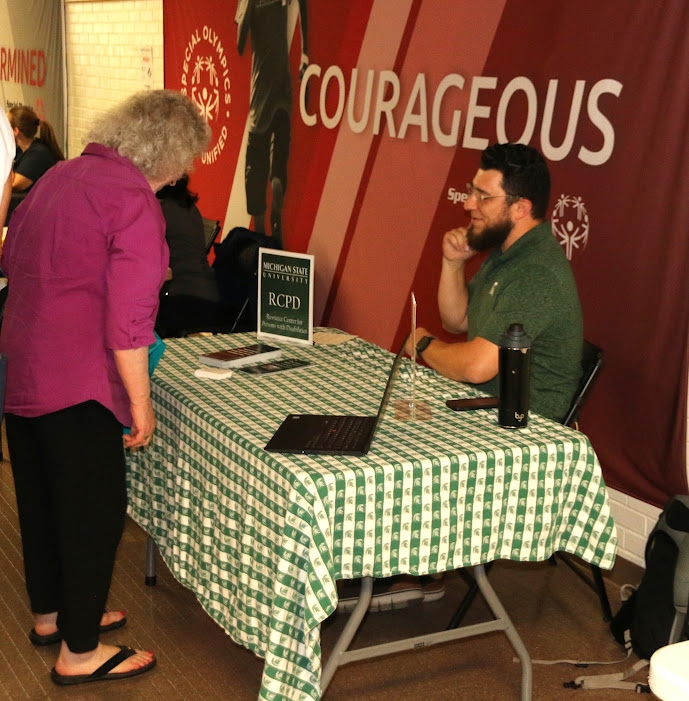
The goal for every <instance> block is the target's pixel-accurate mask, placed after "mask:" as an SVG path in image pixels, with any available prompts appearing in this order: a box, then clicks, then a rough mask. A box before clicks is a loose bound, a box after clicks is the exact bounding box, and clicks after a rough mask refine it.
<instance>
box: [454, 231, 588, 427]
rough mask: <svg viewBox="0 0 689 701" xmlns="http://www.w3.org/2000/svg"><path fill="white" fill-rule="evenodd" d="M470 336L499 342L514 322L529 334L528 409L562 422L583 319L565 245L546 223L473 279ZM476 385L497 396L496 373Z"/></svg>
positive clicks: (577, 373)
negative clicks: (529, 377) (563, 246)
mask: <svg viewBox="0 0 689 701" xmlns="http://www.w3.org/2000/svg"><path fill="white" fill-rule="evenodd" d="M467 315H468V319H469V329H468V339H469V340H471V339H473V338H476V337H477V336H480V337H481V338H485V339H486V340H487V341H490V342H491V343H495V344H496V345H497V344H498V341H499V339H500V336H501V335H502V334H503V333H504V332H505V329H506V328H507V327H508V326H509V325H510V324H513V323H521V324H523V325H524V329H525V331H526V333H527V334H528V335H529V336H530V337H531V344H532V345H531V392H530V400H529V410H530V411H532V412H535V413H537V414H541V415H542V416H547V417H549V418H551V419H554V420H556V421H561V420H562V419H563V418H564V416H565V414H566V413H567V409H568V408H569V405H570V403H571V401H572V397H573V396H574V393H575V392H576V390H577V387H578V384H579V379H580V377H581V351H582V344H583V322H582V315H581V305H580V303H579V295H578V293H577V286H576V282H575V281H574V275H573V274H572V269H571V268H570V265H569V261H568V260H567V257H566V256H565V253H564V251H563V250H562V247H561V246H560V244H559V243H558V241H557V240H556V238H555V237H554V236H553V234H552V230H551V228H550V222H543V223H542V224H539V225H538V226H535V227H534V228H533V229H531V230H530V231H528V232H527V233H526V234H524V235H523V236H522V237H521V238H520V239H519V240H517V241H516V242H515V243H513V244H512V245H511V246H510V247H509V248H508V249H507V251H505V252H504V253H503V252H502V250H501V249H499V248H497V249H495V250H494V251H492V252H491V254H490V255H489V256H488V258H486V260H485V261H484V262H483V264H482V265H481V267H480V268H479V270H478V272H477V273H476V275H474V277H473V278H472V280H471V281H470V282H469V309H468V312H467ZM477 387H478V388H479V389H481V390H483V391H485V392H488V393H490V394H494V395H497V394H498V377H497V376H496V377H494V378H493V379H492V380H489V381H488V382H485V383H483V384H480V385H477Z"/></svg>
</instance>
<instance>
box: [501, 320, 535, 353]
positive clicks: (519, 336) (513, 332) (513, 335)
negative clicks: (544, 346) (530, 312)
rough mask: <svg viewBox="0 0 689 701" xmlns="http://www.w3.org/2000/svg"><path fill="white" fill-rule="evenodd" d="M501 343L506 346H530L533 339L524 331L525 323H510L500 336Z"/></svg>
mask: <svg viewBox="0 0 689 701" xmlns="http://www.w3.org/2000/svg"><path fill="white" fill-rule="evenodd" d="M500 345H501V346H503V347H506V348H530V347H531V339H530V338H529V336H528V335H527V333H526V331H524V326H523V324H510V325H509V326H508V327H507V328H506V329H505V333H504V334H503V335H502V336H500Z"/></svg>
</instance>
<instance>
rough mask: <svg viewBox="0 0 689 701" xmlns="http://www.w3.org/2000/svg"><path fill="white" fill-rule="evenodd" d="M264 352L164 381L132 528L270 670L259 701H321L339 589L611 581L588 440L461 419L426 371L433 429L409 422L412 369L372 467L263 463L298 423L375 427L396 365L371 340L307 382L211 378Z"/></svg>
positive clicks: (437, 379)
mask: <svg viewBox="0 0 689 701" xmlns="http://www.w3.org/2000/svg"><path fill="white" fill-rule="evenodd" d="M254 341H255V336H253V335H249V334H239V335H235V336H213V337H197V338H187V339H178V340H167V341H166V342H167V344H168V349H167V351H166V353H165V355H164V357H163V359H162V361H161V362H160V364H159V366H158V369H157V370H156V373H155V376H154V380H153V396H154V403H155V407H156V412H157V417H158V429H157V431H156V434H155V440H154V443H153V444H152V445H151V447H149V448H148V449H147V450H142V451H137V452H133V453H132V454H131V455H130V457H129V504H130V506H129V510H130V514H131V516H132V517H133V518H134V519H135V520H136V521H137V522H138V523H139V524H141V526H142V527H143V528H144V529H146V530H147V531H148V533H150V534H151V535H152V536H153V538H154V539H155V541H156V543H157V544H158V547H159V549H160V552H161V554H162V557H163V559H164V560H165V562H166V563H167V565H168V566H169V568H170V569H171V571H172V572H173V573H174V575H175V577H177V579H179V581H180V582H181V583H182V584H184V585H185V586H187V587H189V588H190V589H191V590H192V591H193V592H194V593H195V594H196V596H197V598H198V600H199V601H200V602H201V605H202V606H203V608H204V609H205V610H206V611H207V612H208V613H209V614H210V615H211V616H212V617H213V618H214V619H215V620H216V621H217V622H218V623H219V624H220V625H221V626H222V627H223V628H224V629H225V630H226V631H227V632H228V633H229V635H231V636H232V638H233V639H234V640H235V641H236V642H238V643H239V644H241V645H244V646H245V647H247V648H249V649H250V650H252V651H253V652H255V653H256V654H257V655H259V656H260V657H262V658H264V660H265V666H264V672H263V679H262V685H261V689H260V693H259V698H260V699H264V700H268V699H290V700H299V701H305V700H309V699H318V698H320V685H319V680H320V672H321V659H320V627H319V624H320V622H321V621H323V620H324V619H325V618H326V617H327V616H329V615H330V614H331V613H332V612H333V611H334V610H335V607H336V605H337V589H336V585H335V580H337V579H340V578H351V577H358V576H363V575H372V576H375V577H385V576H388V575H391V574H397V573H412V574H424V573H429V572H440V571H445V570H450V569H454V568H458V567H463V566H466V565H474V564H478V563H485V562H489V561H491V560H495V559H508V560H528V561H534V560H544V559H547V558H548V557H549V556H550V555H551V554H552V553H553V552H555V551H557V550H564V551H566V552H570V553H575V554H576V555H578V556H580V557H582V558H583V559H584V560H586V561H587V562H591V563H593V564H598V565H600V566H601V567H604V568H610V567H612V565H613V562H614V559H615V551H616V547H617V538H616V532H615V525H614V523H613V520H612V518H611V516H610V509H609V504H608V495H607V491H606V488H605V485H604V483H603V478H602V476H601V471H600V465H599V463H598V460H597V458H596V456H595V454H594V452H593V449H592V448H591V445H590V443H589V441H588V439H587V438H586V436H584V435H583V434H581V433H578V432H576V431H573V430H571V429H568V428H565V427H563V426H561V425H559V424H557V423H554V422H552V421H549V420H547V419H543V418H541V417H538V416H534V415H532V416H530V419H529V427H528V428H526V429H522V430H517V431H510V430H507V429H501V428H500V427H499V426H498V425H497V421H496V418H497V410H495V409H492V410H482V411H474V412H453V411H451V410H449V409H447V408H446V407H445V403H444V402H445V399H447V398H449V397H458V396H463V395H470V394H472V391H471V389H469V388H467V387H466V386H464V385H461V384H458V383H455V382H452V381H449V380H447V379H445V378H443V377H441V376H439V375H438V374H436V373H435V372H432V371H430V370H427V369H426V368H422V367H420V366H419V368H418V371H417V373H416V392H415V396H416V399H417V400H418V401H421V400H424V401H427V402H428V403H429V404H430V406H431V409H432V417H431V419H430V420H426V421H416V422H409V421H401V420H397V419H396V418H395V411H394V400H395V399H404V398H405V397H408V396H409V394H410V378H411V365H410V361H409V360H408V359H407V360H405V361H404V363H403V365H402V367H401V369H400V372H399V375H398V377H397V379H396V382H395V387H394V391H393V402H391V403H390V405H389V406H388V408H387V411H386V414H385V416H384V418H383V421H382V423H381V425H380V427H379V429H378V433H377V434H376V437H375V439H374V441H373V445H372V447H371V450H370V452H369V454H368V455H367V456H366V457H363V458H355V457H334V456H303V455H278V454H274V453H267V452H265V451H264V450H263V448H262V447H263V446H264V445H265V443H266V442H267V440H268V439H269V438H270V436H271V435H272V434H273V432H274V431H275V429H276V428H277V427H278V425H279V424H280V423H281V422H282V420H283V418H284V417H285V415H286V414H288V413H290V412H293V413H353V414H374V413H375V412H376V410H377V407H378V404H379V402H380V398H381V396H382V393H383V388H384V386H385V381H386V378H387V374H388V369H389V367H390V365H391V362H392V355H391V354H390V353H388V352H387V351H384V350H382V349H380V348H378V347H377V346H374V345H372V344H370V343H367V342H365V341H363V340H361V339H352V340H350V341H347V342H346V343H344V344H341V345H323V346H314V347H308V348H305V347H297V346H291V345H285V346H283V356H285V357H297V358H303V359H305V360H309V361H310V362H311V365H310V366H308V367H306V368H303V369H300V370H294V371H291V372H286V373H280V374H276V375H269V376H264V377H258V378H257V377H253V376H249V375H245V374H244V373H241V372H235V373H234V375H233V376H232V377H231V378H230V379H228V380H222V381H214V380H202V379H198V378H196V377H195V376H194V370H195V369H196V368H197V367H198V366H199V365H198V361H197V357H198V354H199V353H200V352H206V351H210V350H222V349H224V348H229V347H235V346H241V345H246V344H247V343H251V342H254Z"/></svg>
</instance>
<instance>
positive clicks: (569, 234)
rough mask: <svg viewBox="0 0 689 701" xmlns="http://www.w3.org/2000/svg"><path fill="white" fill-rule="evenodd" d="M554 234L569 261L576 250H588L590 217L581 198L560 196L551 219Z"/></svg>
mask: <svg viewBox="0 0 689 701" xmlns="http://www.w3.org/2000/svg"><path fill="white" fill-rule="evenodd" d="M551 224H552V227H553V233H554V234H555V236H557V237H558V238H559V239H560V245H561V246H563V247H564V249H565V253H566V255H567V259H568V260H572V255H573V254H574V251H575V249H576V250H577V251H580V250H583V249H584V248H586V244H587V243H588V240H589V215H588V212H587V211H586V206H585V205H584V201H583V200H582V199H581V197H570V196H569V195H560V198H559V199H558V201H557V202H556V203H555V207H554V209H553V216H552V218H551Z"/></svg>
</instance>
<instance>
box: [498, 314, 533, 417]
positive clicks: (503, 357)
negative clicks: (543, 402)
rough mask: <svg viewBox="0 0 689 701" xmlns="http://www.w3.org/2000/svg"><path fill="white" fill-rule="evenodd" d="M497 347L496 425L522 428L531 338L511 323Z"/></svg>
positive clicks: (520, 327)
mask: <svg viewBox="0 0 689 701" xmlns="http://www.w3.org/2000/svg"><path fill="white" fill-rule="evenodd" d="M499 346H500V349H499V351H498V352H499V356H498V367H499V370H498V382H499V397H498V423H499V424H500V425H501V426H503V427H504V428H523V427H524V426H526V423H527V421H528V418H529V376H530V365H531V339H530V338H529V337H528V336H527V334H526V331H524V327H523V326H522V325H521V324H510V325H509V326H508V327H507V329H506V330H505V333H504V334H503V335H502V336H500V341H499Z"/></svg>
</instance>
